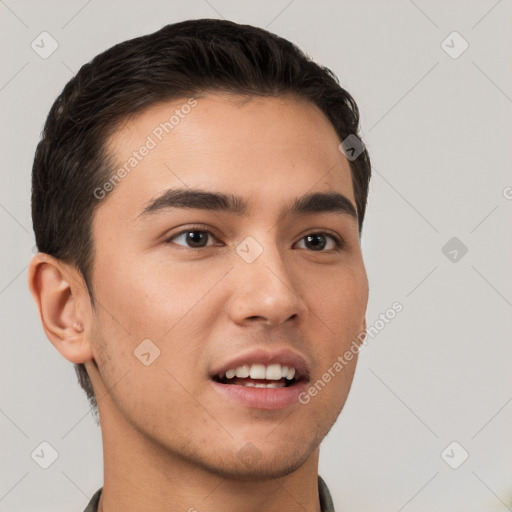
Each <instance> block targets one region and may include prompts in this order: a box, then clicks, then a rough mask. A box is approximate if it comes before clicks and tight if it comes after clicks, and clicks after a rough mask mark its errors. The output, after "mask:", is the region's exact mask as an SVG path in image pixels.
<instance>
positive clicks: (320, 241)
mask: <svg viewBox="0 0 512 512" xmlns="http://www.w3.org/2000/svg"><path fill="white" fill-rule="evenodd" d="M328 238H330V239H331V240H332V241H333V244H334V245H333V246H331V247H330V249H331V250H333V249H336V248H339V247H341V242H340V241H339V240H338V238H337V237H335V236H334V235H329V234H328V233H321V232H320V233H309V234H307V235H306V236H304V237H302V238H301V240H300V241H302V240H305V245H306V248H307V249H311V250H312V251H313V252H325V251H324V249H325V247H326V246H327V242H326V241H325V240H326V239H328Z"/></svg>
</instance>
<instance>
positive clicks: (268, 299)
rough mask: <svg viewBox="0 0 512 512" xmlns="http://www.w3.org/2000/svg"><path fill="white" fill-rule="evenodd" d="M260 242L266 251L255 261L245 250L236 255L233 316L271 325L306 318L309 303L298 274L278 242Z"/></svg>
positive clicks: (232, 299) (238, 321)
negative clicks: (304, 295)
mask: <svg viewBox="0 0 512 512" xmlns="http://www.w3.org/2000/svg"><path fill="white" fill-rule="evenodd" d="M260 246H261V249H262V252H261V254H260V255H259V256H258V257H257V258H256V259H255V260H254V261H252V262H250V261H251V260H250V259H247V258H244V254H243V252H240V253H237V254H235V256H234V258H235V268H234V269H233V272H232V273H231V274H232V279H234V283H235V285H234V288H235V289H234V291H233V293H232V294H231V297H230V303H229V312H230V316H231V318H232V320H233V321H234V322H235V323H237V324H240V325H242V324H244V323H247V322H255V321H260V322H263V323H265V324H267V325H278V324H281V323H284V322H286V321H288V320H289V321H295V322H296V323H298V322H300V321H302V320H303V319H304V317H305V314H306V311H307V307H306V305H305V302H304V300H303V299H302V297H301V295H300V292H301V290H300V287H299V283H298V282H297V274H296V273H292V272H291V269H290V268H287V265H286V261H283V258H282V256H281V254H280V252H279V249H278V248H277V247H276V246H275V243H274V242H272V243H271V242H269V241H268V242H265V243H261V244H260ZM261 249H260V250H261ZM251 250H254V247H251ZM240 255H242V256H240Z"/></svg>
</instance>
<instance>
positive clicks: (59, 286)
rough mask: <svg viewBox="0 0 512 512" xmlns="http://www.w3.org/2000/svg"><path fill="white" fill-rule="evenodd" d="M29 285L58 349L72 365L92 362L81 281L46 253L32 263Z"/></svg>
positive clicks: (51, 338)
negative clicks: (85, 323) (84, 316)
mask: <svg viewBox="0 0 512 512" xmlns="http://www.w3.org/2000/svg"><path fill="white" fill-rule="evenodd" d="M28 285H29V288H30V292H31V294H32V297H33V298H34V301H35V303H36V306H37V309H38V311H39V316H40V319H41V323H42V325H43V329H44V331H45V333H46V336H47V337H48V339H49V340H50V341H51V342H52V344H53V345H54V346H55V348H56V349H57V350H58V351H59V352H60V353H61V354H62V356H64V357H65V358H66V359H67V360H68V361H71V362H72V363H83V362H85V361H87V360H89V359H92V357H93V354H92V350H91V346H90V342H89V340H88V338H87V336H86V330H85V327H84V320H85V319H84V318H83V315H84V312H85V311H86V308H85V307H84V304H81V302H83V300H84V294H83V285H82V283H81V278H80V277H79V276H78V274H77V273H76V271H74V270H73V269H72V268H70V266H69V265H67V264H65V263H63V262H61V261H59V260H58V259H56V258H54V257H52V256H50V255H48V254H44V253H38V254H36V255H35V256H34V257H33V258H32V261H31V262H30V265H29V269H28Z"/></svg>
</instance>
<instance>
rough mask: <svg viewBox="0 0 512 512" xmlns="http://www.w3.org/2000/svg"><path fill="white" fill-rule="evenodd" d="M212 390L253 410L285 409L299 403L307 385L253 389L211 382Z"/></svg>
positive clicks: (302, 382) (302, 383)
mask: <svg viewBox="0 0 512 512" xmlns="http://www.w3.org/2000/svg"><path fill="white" fill-rule="evenodd" d="M211 383H212V385H213V388H214V389H215V390H216V391H217V392H218V393H221V394H222V395H223V396H225V397H227V398H229V399H231V400H235V401H236V402H238V403H241V404H243V405H245V406H247V407H252V408H254V409H267V410H276V409H285V408H286V407H289V406H290V405H293V404H297V403H299V395H300V394H301V393H302V392H304V391H305V390H306V387H307V383H306V382H305V381H304V380H301V381H299V382H297V383H295V384H294V385H293V386H288V387H282V388H253V387H249V386H240V385H235V384H220V383H219V382H215V381H214V380H212V381H211Z"/></svg>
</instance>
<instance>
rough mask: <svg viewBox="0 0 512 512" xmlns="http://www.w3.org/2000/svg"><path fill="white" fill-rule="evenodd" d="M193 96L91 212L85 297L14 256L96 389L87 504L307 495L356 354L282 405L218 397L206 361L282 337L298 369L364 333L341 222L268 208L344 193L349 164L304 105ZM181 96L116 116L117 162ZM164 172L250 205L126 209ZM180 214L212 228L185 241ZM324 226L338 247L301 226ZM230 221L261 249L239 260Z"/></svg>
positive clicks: (75, 278) (322, 364) (54, 332)
mask: <svg viewBox="0 0 512 512" xmlns="http://www.w3.org/2000/svg"><path fill="white" fill-rule="evenodd" d="M197 101H198V103H197V106H196V107H195V108H193V109H192V110H191V112H190V114H188V115H187V116H186V117H184V118H183V119H181V120H180V122H179V124H178V125H176V126H175V128H174V129H173V131H172V132H171V133H169V134H167V135H165V137H164V138H163V140H162V141H161V142H159V144H158V145H157V146H156V147H155V148H154V149H152V150H151V152H150V153H149V154H148V155H147V156H146V157H145V158H144V159H143V160H142V161H141V162H140V163H138V165H137V167H136V168H135V169H133V170H132V171H131V172H130V174H129V175H127V176H126V177H125V178H124V179H123V180H122V181H121V182H120V183H118V184H117V185H116V187H115V189H114V190H113V191H112V192H111V193H110V194H109V195H108V196H107V197H106V198H105V199H104V200H103V201H102V202H101V204H100V206H99V208H98V209H97V211H96V213H95V216H94V219H93V241H94V247H95V260H94V269H93V276H92V282H93V288H94V291H95V297H96V299H97V304H96V308H93V307H92V306H91V301H90V299H89V296H88V294H87V290H86V287H85V284H84V283H83V280H82V279H81V277H80V275H79V273H78V272H77V271H76V270H75V269H74V268H73V267H72V266H70V265H67V264H65V263H63V262H62V261H58V260H56V259H54V258H52V257H51V256H48V255H46V254H41V253H40V254H38V255H36V256H35V257H34V258H33V260H32V262H31V265H30V269H29V285H30V289H31V292H32V294H33V296H34V299H35V301H36V304H37V306H38V308H39V312H40V316H41V321H42V324H43V327H44V329H45V332H46V334H47V336H48V338H49V339H50V340H51V342H52V343H53V344H54V345H55V347H56V348H57V350H59V352H60V353H61V354H62V355H63V356H64V357H65V358H66V359H68V360H69V361H71V362H73V363H85V365H86V368H87V371H88V373H89V375H90V377H91V380H92V383H93V386H94V389H95V392H96V396H97V397H98V408H99V416H100V421H101V428H102V436H103V447H104V486H103V493H102V497H101V501H100V507H99V510H103V511H105V512H114V511H115V510H133V511H143V510H144V511H152V512H153V511H154V512H160V511H161V512H163V511H166V512H168V511H170V510H193V509H196V510H197V511H199V512H201V511H203V510H208V511H209V512H216V511H223V512H230V511H233V512H235V511H237V512H240V511H244V512H252V511H259V512H260V511H262V510H265V511H267V512H273V511H282V510H287V511H295V510H301V511H304V510H306V511H319V510H320V504H319V500H318V487H317V475H318V456H319V445H320V442H321V441H322V439H323V438H324V437H325V435H326V434H327V433H328V431H329V430H330V428H331V427H332V425H333V424H334V422H335V421H336V419H337V417H338V415H339V413H340V412H341V410H342V408H343V405H344V403H345V400H346V398H347V395H348V392H349V390H350V386H351V383H352V379H353V375H354V371H355V367H356V362H357V356H355V357H354V359H353V360H352V361H351V362H350V363H349V364H348V365H347V366H345V367H344V369H343V371H341V372H339V373H338V374H336V376H335V377H334V378H333V379H332V380H331V382H330V383H329V384H328V385H326V386H325V388H324V389H322V390H321V391H320V392H319V393H318V394H317V396H315V397H314V398H312V399H311V401H310V403H309V404H307V405H301V404H299V403H297V404H293V405H292V406H290V407H288V408H286V409H283V410H261V409H254V408H249V407H246V406H243V405H240V404H238V403H235V402H234V401H232V400H229V399H227V398H223V397H221V396H220V395H219V394H218V393H216V392H214V391H213V390H212V386H211V381H210V379H209V378H208V374H209V372H210V371H211V370H212V369H214V368H216V367H218V366H219V365H221V364H223V363H224V362H226V361H228V360H230V359H231V358H232V357H234V356H236V355H238V354H240V353H241V352H244V351H246V350H247V349H250V348H253V347H264V348H271V349H274V348H282V347H290V348H291V349H293V350H294V351H296V352H298V353H300V354H302V355H303V357H304V358H305V359H306V361H307V362H308V364H309V365H310V372H311V375H310V380H311V383H314V382H315V381H317V380H318V379H319V378H321V376H322V374H323V373H324V372H326V371H327V369H328V368H330V367H331V366H332V365H333V363H334V362H335V361H336V358H337V357H338V356H339V355H341V354H343V353H344V352H345V351H346V350H347V349H348V348H349V347H350V344H351V342H352V341H353V340H356V339H357V337H358V336H359V335H360V334H361V333H362V332H364V330H365V328H366V323H365V312H366V306H367V300H368V282H367V276H366V272H365V268H364V263H363V258H362V254H361V248H360V242H359V233H358V225H357V220H356V219H354V218H352V217H350V216H349V215H340V214H334V213H315V214H309V215H303V216H301V217H287V218H283V219H280V218H279V214H280V211H281V209H282V208H283V207H284V206H285V205H287V204H288V203H290V202H291V200H293V199H295V198H296V197H299V196H302V195H304V194H306V193H310V192H315V191H321V192H325V191H336V192H339V193H341V194H343V195H345V196H346V197H347V198H348V199H349V200H350V201H351V202H352V203H353V204H354V207H355V200H354V192H353V188H352V183H351V174H350V168H349V164H348V161H347V159H346V158H345V156H344V155H343V154H342V153H341V152H340V151H339V150H338V145H339V140H338V137H337V135H336V132H335V130H334V128H333V127H332V125H331V124H330V122H329V121H328V119H327V118H326V117H325V115H324V114H323V113H322V112H321V111H320V110H319V109H318V108H317V107H316V106H314V105H312V104H310V103H307V102H304V101H300V100H298V99H296V98H294V97H291V96H286V97H279V98H258V97H251V98H243V99H242V98H240V97H235V96H232V95H228V94H221V93H215V94H208V95H204V96H202V97H197ZM185 102H186V99H184V100H178V101H172V102H167V103H163V104H159V105H154V106H152V107H151V108H149V109H147V110H145V111H144V112H142V113H140V114H139V115H137V116H136V117H134V118H132V119H131V120H129V122H127V123H125V124H124V125H123V126H122V127H121V128H120V129H119V130H118V131H117V132H116V134H115V136H114V137H113V138H112V139H111V140H109V141H108V148H109V151H110V152H111V153H112V154H113V155H115V156H116V160H117V162H118V164H119V165H122V164H123V163H124V162H125V161H126V160H127V158H129V156H130V155H131V154H132V152H133V151H134V150H135V149H137V148H139V147H140V146H141V145H142V144H144V141H145V140H146V138H147V136H148V134H151V133H152V130H153V129H154V128H155V126H157V125H159V123H161V122H163V121H164V120H168V119H169V117H170V116H171V115H172V113H173V111H174V110H175V109H176V108H180V106H181V105H183V104H184V103H185ZM177 186H180V187H185V186H186V187H190V188H202V189H206V190H209V191H214V192H229V193H233V194H237V195H241V196H242V197H243V198H244V199H245V200H246V201H247V202H248V204H249V206H250V215H249V216H247V217H246V218H242V217H237V216H235V215H233V214H229V213H224V212H214V211H203V210H190V209H168V210H166V211H160V212H159V213H155V214H154V215H148V216H140V215H139V214H140V212H141V211H142V210H143V209H144V207H145V206H146V205H147V204H148V201H150V200H151V199H152V198H154V197H156V196H157V195H159V194H160V193H161V192H163V191H164V190H166V189H169V188H173V187H177ZM197 223H200V224H202V225H204V226H205V228H208V229H209V230H211V231H212V233H213V236H211V235H205V236H208V237H209V238H208V239H207V241H205V247H202V248H192V247H191V246H190V241H188V242H187V238H186V236H185V235H181V236H179V233H180V232H182V231H183V230H186V229H187V228H188V227H190V226H193V225H194V224H197ZM326 232H327V235H331V234H335V235H338V236H339V237H341V238H342V239H343V240H344V244H343V247H342V248H337V247H336V246H335V244H334V240H332V239H331V238H330V236H326V238H325V240H324V241H325V243H326V247H325V248H324V249H323V250H321V251H315V248H314V247H313V248H311V246H308V244H307V240H306V239H304V237H305V235H307V234H311V233H326ZM171 235H176V237H175V238H174V239H173V241H171V242H168V241H167V242H166V241H165V240H166V239H168V238H169V237H170V236H171ZM247 236H252V237H253V238H254V239H256V240H257V242H258V243H259V244H260V245H261V247H262V248H263V253H262V254H261V255H260V256H259V257H258V258H257V259H256V260H255V261H254V262H253V263H251V264H248V263H247V262H246V261H244V260H243V259H242V258H241V257H240V256H239V255H238V254H237V252H236V250H235V249H236V247H237V245H238V244H239V243H240V242H241V241H242V240H244V238H245V237H247ZM147 338H149V339H151V340H152V342H153V343H154V344H155V345H156V346H157V347H158V348H159V349H160V356H159V357H158V358H157V359H155V360H154V362H152V364H151V365H148V366H145V365H143V364H142V363H141V362H140V360H139V359H137V357H135V356H134V350H135V349H136V348H137V346H138V345H139V344H140V343H141V341H142V340H144V339H147ZM247 443H252V445H253V446H252V447H251V448H250V449H251V450H252V453H253V454H255V455H254V457H253V459H251V460H249V459H247V457H245V456H244V455H243V454H244V453H247V450H248V448H247V446H248V445H247ZM244 447H245V451H244V450H242V449H243V448H244ZM241 450H242V451H241Z"/></svg>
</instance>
